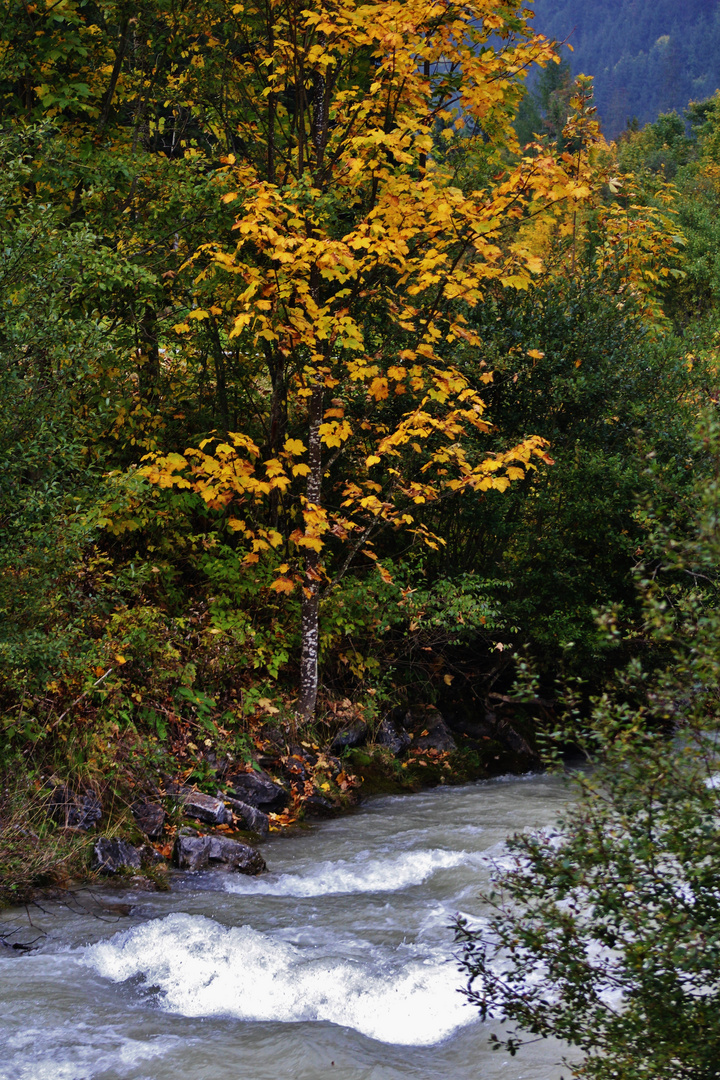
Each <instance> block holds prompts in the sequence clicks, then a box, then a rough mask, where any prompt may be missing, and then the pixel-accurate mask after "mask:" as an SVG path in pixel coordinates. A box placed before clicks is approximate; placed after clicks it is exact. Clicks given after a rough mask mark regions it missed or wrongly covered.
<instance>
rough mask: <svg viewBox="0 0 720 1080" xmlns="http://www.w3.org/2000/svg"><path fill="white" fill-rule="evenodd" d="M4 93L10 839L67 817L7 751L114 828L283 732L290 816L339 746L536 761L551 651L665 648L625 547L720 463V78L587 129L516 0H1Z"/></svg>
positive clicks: (322, 784) (650, 659)
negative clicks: (645, 116)
mask: <svg viewBox="0 0 720 1080" xmlns="http://www.w3.org/2000/svg"><path fill="white" fill-rule="evenodd" d="M534 69H538V70H540V72H541V73H542V74H541V84H540V85H542V86H543V87H544V88H545V90H546V91H547V92H546V93H545V92H544V96H542V95H541V97H540V98H538V100H537V101H536V102H535V104H534V106H533V108H534V109H535V112H534V113H533V112H532V110H530V111H528V104H527V101H528V99H527V98H525V105H523V100H524V80H525V78H526V75H527V74H528V72H529V71H531V70H534ZM0 109H1V110H2V111H1V120H0V145H1V147H2V159H3V165H4V167H3V171H2V175H0V207H1V212H2V220H3V240H2V246H1V248H0V293H1V295H2V304H1V305H0V311H1V314H0V357H1V359H2V364H1V366H0V380H1V381H2V409H1V410H0V459H1V460H2V469H0V521H1V522H2V530H1V534H0V611H1V613H2V618H1V619H0V703H1V705H2V745H1V746H0V752H1V754H2V767H3V769H4V775H5V777H6V779H5V782H4V785H3V787H4V789H6V793H5V799H6V805H5V806H4V807H3V809H2V810H1V811H0V814H1V815H2V844H1V845H0V850H2V851H5V850H6V849H7V852H8V854H7V856H5V855H3V856H2V858H3V862H4V867H5V869H4V870H3V873H4V874H5V876H6V879H7V880H9V881H12V880H13V875H15V874H17V865H18V864H17V858H16V852H17V845H18V844H23V843H25V841H23V840H21V839H18V838H20V837H24V836H26V835H29V833H28V830H29V831H30V833H31V834H32V839H33V843H37V844H39V845H40V846H42V843H44V842H45V838H46V836H47V835H49V834H52V835H53V836H55V839H56V840H57V839H62V841H63V843H65V840H66V839H67V838H68V836H70V834H69V833H68V832H67V829H68V828H71V826H68V821H67V820H66V819H65V818H64V819H62V820H60V819H58V820H55V821H54V822H53V819H51V820H50V821H49V822H46V823H43V824H42V827H40V826H37V825H32V824H29V823H28V822H25V823H22V822H20V823H19V821H18V819H17V817H16V812H15V810H13V808H12V805H13V800H15V799H16V797H17V792H16V790H15V788H14V785H15V784H16V782H17V778H18V777H20V786H21V788H22V790H23V791H28V790H30V791H34V792H36V793H37V799H38V800H39V802H40V803H42V802H43V800H45V799H47V798H48V792H53V791H57V790H60V789H61V788H62V789H63V790H66V789H67V790H68V791H69V790H70V788H72V790H73V792H75V794H72V793H71V795H68V799H69V800H70V801H72V799H73V798H75V795H76V794H77V793H78V792H81V791H84V792H87V791H92V792H95V794H96V795H97V796H99V797H100V803H101V806H102V810H103V812H104V813H105V814H106V815H108V814H110V816H111V817H112V815H113V814H114V817H112V821H113V822H114V824H113V825H112V828H114V829H117V830H120V831H122V830H123V829H125V830H130V831H132V829H133V828H135V825H134V824H133V819H132V817H131V815H130V810H129V807H130V806H131V805H134V804H135V801H136V800H137V799H138V797H139V796H143V797H144V795H145V794H146V793H150V794H152V795H153V797H160V796H162V797H166V796H167V797H168V798H169V797H170V795H169V793H170V792H171V789H170V787H169V786H168V785H170V784H172V783H176V782H181V783H182V784H185V785H187V786H189V787H198V788H200V790H201V791H205V792H206V793H208V794H209V795H212V796H214V795H215V794H216V791H217V788H218V785H219V784H222V782H223V777H224V776H225V775H226V774H227V773H228V770H229V769H230V771H231V772H232V770H235V772H236V773H237V772H238V771H242V770H243V769H248V770H253V769H255V768H259V767H262V768H264V769H276V770H279V772H277V775H278V776H279V775H280V772H282V775H283V776H284V777H285V781H284V782H286V783H287V787H288V791H289V796H290V800H291V801H290V807H289V809H286V810H284V811H282V812H281V813H279V814H276V815H275V817H274V821H275V824H274V826H273V827H277V828H280V827H285V826H287V824H288V823H289V822H291V821H292V820H294V819H296V818H297V816H298V815H302V814H303V812H305V811H309V810H310V809H311V808H312V807H313V806H314V807H315V809H316V810H317V809H318V807H320V808H322V809H323V810H324V811H325V810H327V811H330V810H331V809H332V806H333V805H341V804H342V803H343V801H344V802H345V803H347V802H350V801H352V798H354V797H355V796H354V792H356V790H357V787H358V785H359V783H360V782H361V781H360V780H359V777H361V776H362V775H363V771H365V772H367V774H368V777H369V776H370V775H371V774H372V776H373V778H374V779H373V782H374V783H375V785H376V786H377V787H382V786H383V784H385V785H387V784H389V783H396V784H398V785H399V786H407V787H412V786H414V785H417V784H419V783H420V782H421V781H422V777H423V776H430V775H431V776H432V777H433V779H434V780H435V781H436V782H437V781H440V780H442V779H446V780H448V779H452V778H458V777H467V776H470V775H487V774H488V773H490V772H493V771H498V770H499V769H501V768H507V767H508V766H509V765H512V764H513V763H514V764H515V765H516V766H518V767H527V765H528V764H530V763H532V762H537V761H538V760H539V756H538V755H539V753H540V746H539V742H538V736H539V733H540V731H541V729H542V727H543V726H547V725H548V724H551V725H552V724H554V723H556V721H557V715H558V704H557V703H558V700H559V695H560V689H559V688H561V687H562V686H564V685H566V684H567V681H568V680H573V679H578V678H580V677H581V678H582V680H583V684H582V689H581V690H580V691H579V694H580V704H581V711H583V710H584V714H587V711H588V708H589V705H588V703H589V700H590V698H591V697H592V696H597V695H602V694H603V692H605V691H607V690H608V688H610V687H612V686H614V685H615V683H616V681H617V679H616V676H615V672H616V670H618V669H621V668H623V667H624V666H626V665H627V664H628V663H630V662H636V661H640V660H641V661H642V663H643V665H645V669H647V670H649V671H654V670H662V669H663V665H664V663H665V660H666V651H667V647H666V645H665V643H664V641H663V640H662V638H660V637H658V635H657V634H655V633H654V632H653V631H652V628H651V627H650V626H649V624H648V617H647V609H646V606H645V603H644V600H643V595H642V593H641V592H640V593H639V592H638V589H637V575H638V573H644V574H646V575H651V576H652V575H653V574H654V572H655V568H656V567H659V566H660V564H661V562H662V558H663V556H662V553H661V552H660V551H659V550H658V547H657V542H656V536H657V529H658V528H659V527H662V528H663V529H665V530H666V534H667V535H668V536H669V535H673V536H679V537H681V538H682V537H687V536H688V535H690V533H691V530H692V522H693V520H694V509H693V507H694V499H695V498H696V495H695V493H696V491H697V490H698V487H700V488H702V487H703V485H704V484H705V483H706V482H709V478H711V477H712V476H713V475H714V469H715V464H714V457H713V454H712V453H710V452H708V449H707V446H706V444H705V443H703V441H702V440H698V439H697V438H696V437H695V435H694V431H695V429H696V426H697V423H698V421H699V418H700V417H701V416H703V415H705V414H706V412H707V410H710V411H712V409H713V408H714V405H715V402H716V400H717V394H718V389H717V358H716V352H717V345H718V333H719V332H720V326H719V323H718V296H719V290H720V278H719V277H718V274H719V273H720V270H719V268H718V263H717V237H716V232H717V214H716V204H717V199H718V183H719V182H720V181H719V177H720V172H719V170H720V142H719V135H718V132H719V131H720V104H719V103H718V99H717V97H714V98H710V99H708V100H705V101H703V102H700V103H695V104H693V105H691V106H689V109H688V113H687V118H681V117H678V116H676V115H674V114H672V115H668V116H663V117H660V118H659V119H658V120H657V121H656V122H655V123H653V124H651V125H648V126H647V127H646V128H643V129H642V130H638V131H636V132H632V131H628V132H627V133H626V134H625V135H624V136H623V138H622V139H621V140H620V141H619V142H618V143H617V144H609V143H608V142H607V141H606V140H605V139H604V137H603V135H602V132H601V131H600V128H599V125H598V123H597V119H596V116H595V113H594V109H593V104H592V86H591V81H590V80H588V79H584V78H581V79H579V80H578V81H577V82H576V83H571V82H570V81H569V79H568V78H567V77H566V73H565V71H564V69H562V68H561V67H559V66H558V57H557V55H556V54H555V52H554V50H553V48H552V43H550V42H548V41H547V40H546V39H545V38H544V37H542V35H538V34H534V33H533V31H532V26H531V24H530V23H529V22H528V20H527V19H526V17H525V15H524V14H523V9H522V5H521V4H519V3H516V2H515V0H509V2H504V3H500V2H497V0H473V2H472V3H469V4H466V5H462V6H453V5H450V6H448V5H446V4H439V3H433V2H429V0H411V2H405V3H402V4H401V3H384V4H382V5H373V4H368V5H364V4H360V3H345V4H343V5H342V7H336V6H334V5H332V4H322V3H310V4H308V6H302V7H297V6H294V5H292V4H289V3H285V2H276V0H268V2H264V3H259V2H258V3H256V2H255V0H252V2H250V3H247V4H235V3H226V2H225V0H202V2H201V3H199V4H195V5H193V8H192V10H189V9H185V8H182V7H177V6H176V5H174V4H170V3H165V0H153V2H152V3H150V4H148V5H146V6H145V8H144V9H143V11H142V12H133V13H130V12H129V10H128V9H126V7H125V6H123V5H122V4H119V3H116V2H114V0H99V2H97V3H81V2H79V0H62V2H61V3H54V4H47V5H46V4H37V5H24V4H20V3H12V4H10V5H9V7H8V10H7V15H6V18H5V20H4V22H3V23H2V26H1V27H0ZM523 110H524V112H523ZM518 114H521V116H524V118H525V128H524V129H523V128H522V125H521V124H520V123H519V121H518ZM528 116H533V117H535V116H536V118H537V122H536V120H533V121H532V123H530V127H529V128H528V123H529V121H528ZM523 131H524V134H522V133H523ZM518 132H520V133H521V134H522V141H519V140H518ZM695 580H696V579H695V578H694V577H693V576H692V575H691V574H687V575H683V574H681V573H678V574H677V575H676V580H675V581H674V584H673V589H674V590H675V591H674V592H673V603H677V604H682V603H684V602H685V599H686V598H687V597H688V596H690V595H692V590H693V588H694V584H695ZM610 631H611V632H610ZM528 664H532V666H533V669H534V671H535V672H536V673H537V684H536V690H535V697H534V698H533V699H531V700H528V699H527V698H526V697H523V696H522V695H519V694H518V693H516V691H515V689H514V686H515V682H516V679H517V676H518V673H519V671H521V670H524V669H525V668H526V666H527V665H528ZM643 694H645V690H644V689H643V687H642V686H638V685H636V686H635V687H634V689H633V692H632V694H631V695H629V697H628V701H631V702H632V703H633V707H638V701H640V704H642V700H643ZM628 707H630V706H628ZM437 710H439V711H440V714H442V721H441V722H442V724H443V728H442V729H441V728H440V726H439V721H438V720H437V717H438V716H439V714H438V713H437ZM348 732H350V733H352V732H354V733H355V734H354V735H353V734H350V735H348V734H347V733H348ZM333 739H339V741H337V742H336V743H335V751H334V752H333V754H334V756H333V755H330V757H328V755H327V753H326V751H327V749H328V747H329V745H330V744H331V742H332V741H333ZM448 740H449V741H448ZM343 753H345V754H347V755H349V756H347V757H342V754H343ZM63 785H65V786H66V787H63ZM67 785H69V787H67ZM158 793H159V794H158ZM78 797H79V796H78ZM68 805H69V804H68ZM111 808H114V809H112V812H111ZM168 820H169V823H170V824H169V826H168V827H169V828H173V829H177V827H178V825H179V824H181V823H180V822H179V821H178V820H175V819H173V818H172V817H171V818H169V819H168ZM43 822H45V819H43ZM61 834H62V835H61ZM168 835H169V834H168ZM168 835H166V836H165V837H164V840H161V842H160V843H159V844H158V845H157V847H158V848H159V849H162V851H165V849H166V848H167V841H168ZM71 839H72V837H71ZM81 839H82V838H81ZM41 842H42V843H41ZM162 851H161V854H162ZM13 852H14V853H15V854H13ZM73 852H74V848H73ZM165 853H167V852H165ZM64 857H65V856H64V855H63V856H62V859H64ZM72 857H73V858H75V854H73V856H72ZM62 859H60V860H59V861H60V862H62ZM13 860H15V861H14V862H13ZM73 865H74V864H73ZM13 867H15V869H13ZM48 873H49V874H50V877H52V873H51V872H50V871H49V870H48V868H47V867H44V868H41V869H40V870H38V872H37V874H35V873H33V874H30V876H29V877H28V875H27V874H26V875H25V876H24V878H23V886H22V887H23V889H24V888H25V887H26V886H27V887H31V885H32V882H33V881H35V880H40V879H44V878H46V877H47V875H48Z"/></svg>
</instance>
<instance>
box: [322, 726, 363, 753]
mask: <svg viewBox="0 0 720 1080" xmlns="http://www.w3.org/2000/svg"><path fill="white" fill-rule="evenodd" d="M367 733H368V726H367V724H366V723H365V721H364V720H353V721H352V722H351V723H350V724H346V725H345V727H344V728H341V729H340V731H338V733H337V735H336V736H335V738H334V739H333V741H332V742H331V744H330V749H331V750H333V751H334V752H335V753H336V754H341V753H342V751H343V750H352V749H353V748H354V747H356V746H362V744H363V743H364V742H365V739H366V738H367Z"/></svg>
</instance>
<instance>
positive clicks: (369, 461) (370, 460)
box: [365, 454, 380, 469]
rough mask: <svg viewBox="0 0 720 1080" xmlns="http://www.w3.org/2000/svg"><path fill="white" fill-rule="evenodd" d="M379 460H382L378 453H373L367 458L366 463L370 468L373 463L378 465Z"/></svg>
mask: <svg viewBox="0 0 720 1080" xmlns="http://www.w3.org/2000/svg"><path fill="white" fill-rule="evenodd" d="M378 461H380V458H379V457H378V456H377V454H371V455H370V457H369V458H367V459H366V461H365V464H366V465H367V467H368V469H369V468H370V466H371V465H377V463H378Z"/></svg>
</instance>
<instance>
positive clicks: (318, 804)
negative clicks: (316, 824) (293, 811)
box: [303, 791, 337, 818]
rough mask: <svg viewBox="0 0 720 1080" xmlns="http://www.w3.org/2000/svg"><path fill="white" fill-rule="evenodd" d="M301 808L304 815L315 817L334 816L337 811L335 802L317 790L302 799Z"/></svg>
mask: <svg viewBox="0 0 720 1080" xmlns="http://www.w3.org/2000/svg"><path fill="white" fill-rule="evenodd" d="M303 809H304V811H305V816H306V817H315V818H327V817H334V816H335V814H336V812H337V810H336V807H335V804H334V803H332V802H330V800H329V799H326V798H325V796H324V795H320V794H318V792H317V791H316V792H314V793H313V794H312V795H308V797H307V798H306V799H305V800H304V801H303Z"/></svg>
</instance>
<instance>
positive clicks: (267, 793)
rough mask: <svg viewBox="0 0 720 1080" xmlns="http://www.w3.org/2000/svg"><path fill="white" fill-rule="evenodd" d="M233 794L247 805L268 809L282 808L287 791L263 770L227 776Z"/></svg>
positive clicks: (285, 800) (286, 800)
mask: <svg viewBox="0 0 720 1080" xmlns="http://www.w3.org/2000/svg"><path fill="white" fill-rule="evenodd" d="M227 782H228V785H229V787H230V788H231V790H232V793H233V796H234V797H235V798H237V799H239V800H240V802H244V803H247V804H248V805H249V806H256V807H259V808H260V809H261V810H264V811H265V813H267V812H268V811H275V810H282V808H283V807H284V806H287V804H288V793H287V791H286V790H285V788H283V787H281V786H280V784H276V783H275V781H274V780H273V779H272V777H270V776H268V774H267V773H264V772H246V773H237V774H236V775H235V776H229V777H228V779H227Z"/></svg>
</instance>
